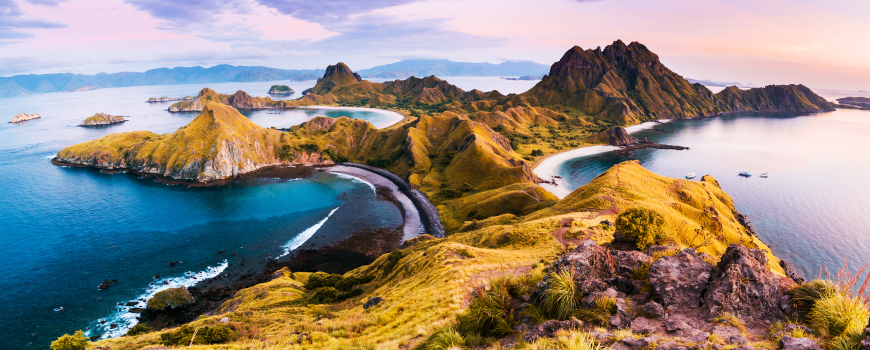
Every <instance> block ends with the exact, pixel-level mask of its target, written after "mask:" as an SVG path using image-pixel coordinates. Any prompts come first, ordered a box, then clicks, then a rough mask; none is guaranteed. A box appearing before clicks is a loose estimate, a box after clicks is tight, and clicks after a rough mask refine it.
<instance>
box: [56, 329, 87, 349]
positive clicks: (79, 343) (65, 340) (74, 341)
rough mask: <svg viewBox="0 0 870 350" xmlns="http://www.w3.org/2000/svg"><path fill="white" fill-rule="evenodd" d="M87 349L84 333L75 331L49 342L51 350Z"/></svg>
mask: <svg viewBox="0 0 870 350" xmlns="http://www.w3.org/2000/svg"><path fill="white" fill-rule="evenodd" d="M87 347H88V338H85V335H84V332H82V331H76V332H75V334H73V335H69V334H64V335H62V336H60V337H59V338H57V340H55V341H53V342H51V349H52V350H85V349H87Z"/></svg>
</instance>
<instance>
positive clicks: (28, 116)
mask: <svg viewBox="0 0 870 350" xmlns="http://www.w3.org/2000/svg"><path fill="white" fill-rule="evenodd" d="M37 118H42V116H40V115H39V114H36V113H33V114H27V113H18V114H16V115H15V117H14V118H12V121H11V122H10V123H13V124H14V123H20V122H24V121H28V120H33V119H37Z"/></svg>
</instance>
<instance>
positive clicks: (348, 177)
mask: <svg viewBox="0 0 870 350" xmlns="http://www.w3.org/2000/svg"><path fill="white" fill-rule="evenodd" d="M330 174H332V175H335V176H338V177H340V178H343V179H348V180H351V181H355V182H360V183H364V184H366V185H369V187H371V188H372V191H373V192H375V193H377V191H376V190H375V185H372V183H371V182H368V181H366V180H363V179H361V178H358V177H356V176H353V175H349V174H344V173H330Z"/></svg>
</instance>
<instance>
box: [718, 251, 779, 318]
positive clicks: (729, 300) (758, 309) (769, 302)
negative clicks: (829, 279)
mask: <svg viewBox="0 0 870 350" xmlns="http://www.w3.org/2000/svg"><path fill="white" fill-rule="evenodd" d="M795 285H796V283H795V282H794V281H793V280H792V279H790V278H787V277H781V276H777V275H776V274H774V273H773V272H771V271H770V269H768V268H767V256H766V255H765V253H764V252H763V251H761V250H758V249H748V248H746V247H744V246H742V245H740V244H732V245H730V246H729V247H728V249H727V250H726V251H725V254H724V255H723V256H722V258H721V259H720V261H719V264H718V266H717V272H716V274H715V275H714V276H713V278H712V280H711V281H710V284H709V285H708V286H707V292H706V293H705V294H704V300H703V304H704V306H705V308H706V309H707V311H708V312H709V313H710V315H711V316H716V315H719V314H721V313H725V312H727V313H731V314H734V315H737V316H738V317H740V318H742V319H744V320H747V321H753V320H756V321H761V320H764V321H775V320H779V319H783V318H784V315H788V314H791V313H792V312H793V311H794V310H793V307H792V306H791V303H790V302H789V300H788V294H787V292H788V290H789V289H790V288H791V287H793V286H795Z"/></svg>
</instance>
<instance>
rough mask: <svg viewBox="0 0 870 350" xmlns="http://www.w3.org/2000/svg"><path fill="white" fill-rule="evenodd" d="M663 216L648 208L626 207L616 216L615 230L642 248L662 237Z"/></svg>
mask: <svg viewBox="0 0 870 350" xmlns="http://www.w3.org/2000/svg"><path fill="white" fill-rule="evenodd" d="M664 222H665V220H664V218H663V217H662V216H661V215H660V214H659V213H656V212H654V211H652V210H649V209H643V208H633V209H628V210H626V211H624V212H622V213H619V216H617V217H616V230H617V231H619V232H621V233H622V234H624V235H625V237H626V238H628V239H631V240H633V241H634V242H635V244H636V245H637V248H638V249H640V250H644V249H646V248H647V247H649V246H651V245H653V244H655V243H656V241H658V240H660V239H661V237H662V225H664Z"/></svg>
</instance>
